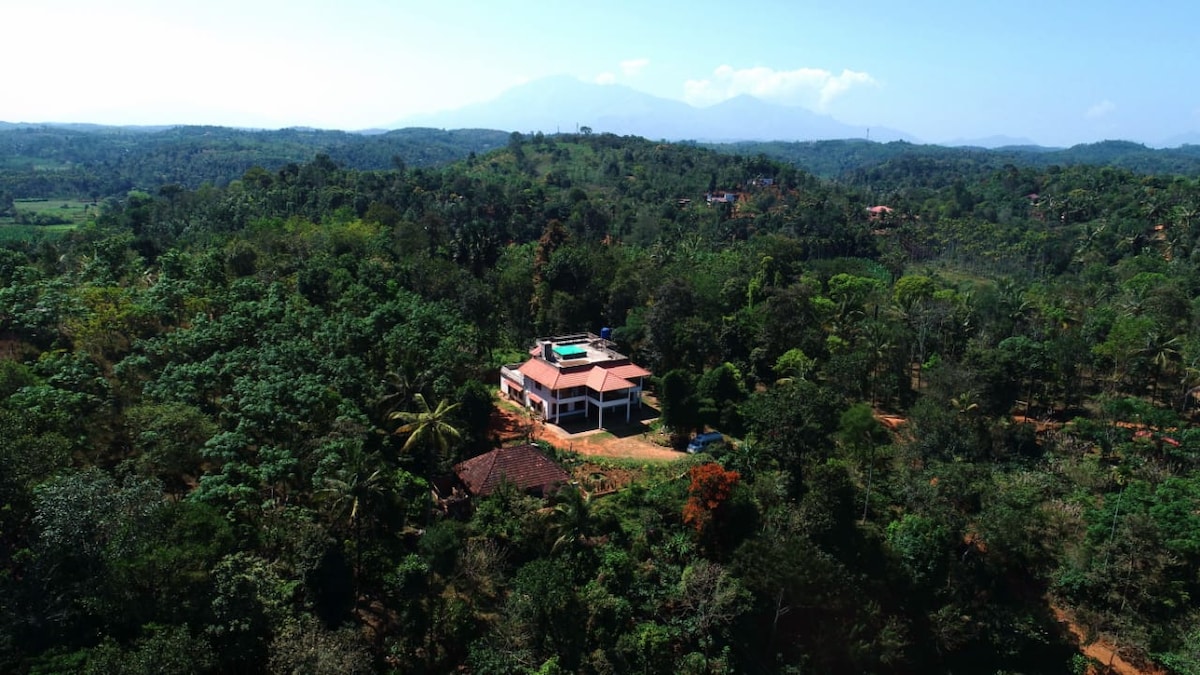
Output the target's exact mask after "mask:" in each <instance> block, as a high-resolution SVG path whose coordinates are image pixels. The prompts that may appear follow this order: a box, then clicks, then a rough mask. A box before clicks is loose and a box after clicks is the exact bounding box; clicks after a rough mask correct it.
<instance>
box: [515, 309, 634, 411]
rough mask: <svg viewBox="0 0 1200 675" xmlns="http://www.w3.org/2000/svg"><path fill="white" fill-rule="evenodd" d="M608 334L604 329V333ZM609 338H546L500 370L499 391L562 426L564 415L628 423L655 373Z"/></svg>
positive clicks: (566, 336)
mask: <svg viewBox="0 0 1200 675" xmlns="http://www.w3.org/2000/svg"><path fill="white" fill-rule="evenodd" d="M604 332H605V331H602V333H604ZM615 346H616V344H615V343H613V342H612V341H611V340H609V339H608V336H607V335H604V336H603V337H598V336H596V335H594V334H592V333H578V334H575V335H560V336H557V337H550V338H541V339H539V340H538V341H537V344H536V345H535V346H534V347H533V349H531V350H530V351H529V354H530V358H529V360H528V361H526V362H524V363H521V364H515V363H514V364H512V365H507V366H504V367H502V368H501V369H500V391H501V392H502V393H503V394H504V395H505V396H507V397H509V398H510V399H512V400H514V401H517V402H519V403H520V404H521V405H523V406H525V407H527V408H531V409H532V410H534V411H535V412H537V413H538V414H540V415H541V416H542V417H543V419H546V420H549V421H551V422H554V423H555V424H557V423H558V422H559V420H561V419H562V418H564V417H574V416H581V415H582V416H588V417H591V416H592V415H595V417H596V422H597V424H596V426H597V427H601V428H602V427H603V426H604V420H605V417H608V418H609V419H610V420H611V419H612V417H611V415H612V414H614V413H616V414H618V415H620V414H621V413H624V418H625V421H626V422H628V421H629V420H630V418H631V417H632V414H633V408H634V406H641V404H642V389H643V387H644V385H645V379H646V378H647V377H649V376H650V371H648V370H646V369H645V368H642V367H641V366H639V365H636V364H634V363H633V362H631V361H630V360H629V357H627V356H625V355H623V354H619V353H617V351H616V350H615V349H614V347H615Z"/></svg>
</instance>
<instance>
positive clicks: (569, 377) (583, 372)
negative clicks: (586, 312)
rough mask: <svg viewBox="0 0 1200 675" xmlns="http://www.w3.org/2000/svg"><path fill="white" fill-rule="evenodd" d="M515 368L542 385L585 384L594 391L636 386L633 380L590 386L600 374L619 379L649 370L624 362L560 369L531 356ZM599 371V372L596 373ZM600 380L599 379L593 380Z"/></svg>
mask: <svg viewBox="0 0 1200 675" xmlns="http://www.w3.org/2000/svg"><path fill="white" fill-rule="evenodd" d="M517 370H519V371H521V373H523V374H524V375H525V377H528V378H529V379H531V380H533V381H534V382H537V383H538V384H540V385H542V386H543V387H545V388H547V389H549V390H551V391H557V390H562V389H569V388H571V387H582V386H585V385H586V386H587V387H588V388H590V389H592V390H594V391H612V390H613V389H626V388H629V387H633V386H636V385H635V384H634V383H633V382H625V383H624V384H621V385H619V386H617V385H613V386H609V387H608V388H607V389H601V388H599V387H595V386H592V384H591V383H592V382H593V380H594V378H599V377H600V376H601V375H604V374H608V375H611V376H613V377H616V378H619V379H621V380H628V379H629V378H634V377H647V376H649V375H650V371H648V370H646V369H645V368H642V367H641V366H637V365H634V364H632V363H624V364H621V365H619V366H606V365H605V364H603V363H598V364H596V365H594V366H592V367H591V368H582V369H578V370H577V369H574V368H571V369H562V368H556V367H555V366H552V365H550V364H549V363H546V362H545V361H543V360H542V359H539V358H536V357H535V358H532V359H529V360H528V361H526V362H525V363H522V364H521V366H520V367H519V368H517ZM597 373H599V374H597ZM595 381H601V380H598V379H597V380H595Z"/></svg>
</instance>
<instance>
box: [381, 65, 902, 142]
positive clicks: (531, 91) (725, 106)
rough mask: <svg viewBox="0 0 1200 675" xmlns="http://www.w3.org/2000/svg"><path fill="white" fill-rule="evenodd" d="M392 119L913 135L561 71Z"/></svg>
mask: <svg viewBox="0 0 1200 675" xmlns="http://www.w3.org/2000/svg"><path fill="white" fill-rule="evenodd" d="M394 126H395V127H397V128H399V127H414V126H420V127H434V128H441V129H471V128H488V129H504V130H506V131H520V132H522V133H525V132H537V131H541V132H543V133H548V134H549V133H556V132H574V131H577V130H578V129H580V128H582V127H585V126H586V127H589V128H591V129H592V130H593V131H595V132H596V133H613V134H617V135H618V136H642V137H645V138H650V139H664V140H672V141H675V140H694V141H706V142H728V141H768V140H771V141H814V140H832V139H843V138H868V137H869V138H870V140H872V141H879V142H884V143H886V142H889V141H897V140H904V141H909V142H914V141H916V139H915V138H913V137H912V136H911V135H909V134H907V133H904V132H903V131H897V130H895V129H888V128H885V127H870V128H869V129H868V128H867V127H861V126H852V125H849V124H845V123H842V122H839V121H838V120H836V119H834V118H833V117H830V116H828V115H821V114H818V113H815V112H812V111H811V110H807V109H805V108H800V107H795V106H785V105H778V104H774V103H769V102H767V101H763V100H761V99H758V98H754V97H753V96H746V95H743V96H737V97H735V98H731V99H729V100H726V101H723V102H721V103H717V104H716V105H711V106H706V107H702V108H698V107H695V106H691V105H688V104H687V103H684V102H682V101H675V100H671V99H666V98H660V97H658V96H653V95H651V94H646V93H643V92H640V91H637V90H635V89H631V88H630V87H626V86H623V85H618V84H591V83H587V82H583V81H581V80H578V79H575V78H573V77H570V76H566V75H562V76H555V77H548V78H543V79H539V80H534V81H532V82H527V83H525V84H523V85H519V86H517V87H513V88H512V89H509V90H507V91H505V92H504V93H502V94H501V95H500V96H499V97H497V98H495V99H493V100H491V101H487V102H484V103H477V104H472V105H468V106H465V107H462V108H458V109H456V110H449V111H444V112H439V113H433V114H426V115H415V116H412V117H407V118H404V119H401V120H398V121H397V122H396V123H395V125H394Z"/></svg>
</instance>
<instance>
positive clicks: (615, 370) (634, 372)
mask: <svg viewBox="0 0 1200 675" xmlns="http://www.w3.org/2000/svg"><path fill="white" fill-rule="evenodd" d="M608 372H610V373H612V374H613V375H616V376H617V377H623V378H625V379H626V380H628V379H630V378H634V377H650V371H648V370H646V369H645V368H643V367H641V366H638V365H634V364H632V363H626V364H624V365H620V366H613V367H611V368H609V369H608Z"/></svg>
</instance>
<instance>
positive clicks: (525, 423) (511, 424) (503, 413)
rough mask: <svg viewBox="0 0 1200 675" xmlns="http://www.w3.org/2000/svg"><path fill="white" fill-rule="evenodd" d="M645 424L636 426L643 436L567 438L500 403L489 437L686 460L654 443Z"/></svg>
mask: <svg viewBox="0 0 1200 675" xmlns="http://www.w3.org/2000/svg"><path fill="white" fill-rule="evenodd" d="M646 422H647V421H646V420H642V421H640V422H638V423H637V424H640V425H641V426H642V429H643V430H642V431H641V432H640V433H639V432H638V430H637V429H636V428H634V429H632V431H631V430H630V429H623V430H622V433H621V435H619V436H618V435H614V434H612V433H609V432H607V431H604V430H599V429H598V430H594V431H587V432H582V433H577V434H568V433H567V432H566V431H564V430H562V429H560V428H559V427H556V426H554V425H553V424H548V423H546V422H545V421H542V420H536V419H534V418H533V417H532V416H531V415H530V414H529V413H528V412H527V411H525V410H524V409H522V408H519V407H518V406H516V405H514V404H512V403H509V402H507V401H497V403H496V406H495V408H493V410H492V420H491V426H490V427H489V435H491V436H492V437H493V438H494V439H495V440H498V441H499V442H501V443H508V442H513V441H533V440H539V441H545V442H547V443H549V444H550V445H553V446H554V447H556V448H558V449H560V450H567V451H570V452H577V453H579V454H581V455H586V456H591V457H608V458H612V459H630V460H636V461H645V462H671V461H675V460H677V459H680V458H681V457H683V454H682V453H680V452H676V451H675V450H672V449H670V448H665V447H663V446H661V445H658V444H656V443H654V442H653V441H651V440H650V438H651V435H650V431H649V426H648V425H647V424H646Z"/></svg>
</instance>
